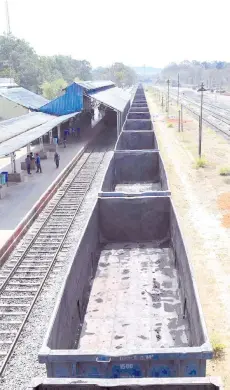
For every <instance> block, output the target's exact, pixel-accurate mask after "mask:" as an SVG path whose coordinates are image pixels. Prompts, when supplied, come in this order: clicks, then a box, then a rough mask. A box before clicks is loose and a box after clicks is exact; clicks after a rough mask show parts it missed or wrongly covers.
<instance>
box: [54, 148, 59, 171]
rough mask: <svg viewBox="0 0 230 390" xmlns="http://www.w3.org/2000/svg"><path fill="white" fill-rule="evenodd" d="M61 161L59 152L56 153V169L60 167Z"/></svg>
mask: <svg viewBox="0 0 230 390" xmlns="http://www.w3.org/2000/svg"><path fill="white" fill-rule="evenodd" d="M59 161H60V156H59V154H58V152H55V153H54V162H55V164H56V168H58V167H59Z"/></svg>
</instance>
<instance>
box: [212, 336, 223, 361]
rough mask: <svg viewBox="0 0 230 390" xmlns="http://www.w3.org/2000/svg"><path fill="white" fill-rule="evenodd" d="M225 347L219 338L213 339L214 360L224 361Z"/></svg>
mask: <svg viewBox="0 0 230 390" xmlns="http://www.w3.org/2000/svg"><path fill="white" fill-rule="evenodd" d="M225 347H226V346H225V345H224V344H223V343H221V340H220V338H219V337H217V336H214V337H213V338H212V348H213V358H214V359H216V360H218V359H222V358H223V357H224V355H225Z"/></svg>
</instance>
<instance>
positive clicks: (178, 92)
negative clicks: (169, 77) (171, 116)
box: [177, 73, 180, 106]
mask: <svg viewBox="0 0 230 390" xmlns="http://www.w3.org/2000/svg"><path fill="white" fill-rule="evenodd" d="M179 99H180V74H179V73H178V75H177V106H179Z"/></svg>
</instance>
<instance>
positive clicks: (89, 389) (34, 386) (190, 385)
mask: <svg viewBox="0 0 230 390" xmlns="http://www.w3.org/2000/svg"><path fill="white" fill-rule="evenodd" d="M97 389H101V390H223V387H222V383H221V380H220V379H219V378H209V377H207V378H193V379H190V378H171V379H167V378H165V379H153V378H141V379H135V378H132V379H131V378H121V379H84V381H83V380H82V379H78V380H77V379H76V380H74V381H73V379H47V378H44V379H40V378H38V379H34V380H33V381H32V383H31V385H30V387H29V388H28V389H27V390H97Z"/></svg>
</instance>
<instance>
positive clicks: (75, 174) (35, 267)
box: [0, 145, 107, 375]
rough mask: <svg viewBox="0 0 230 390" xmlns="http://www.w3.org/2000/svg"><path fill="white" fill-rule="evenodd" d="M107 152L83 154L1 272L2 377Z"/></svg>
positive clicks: (105, 148) (93, 151) (0, 371)
mask: <svg viewBox="0 0 230 390" xmlns="http://www.w3.org/2000/svg"><path fill="white" fill-rule="evenodd" d="M97 149H102V150H97ZM106 151H107V146H106V145H104V146H103V147H102V148H94V149H93V150H91V151H89V152H86V153H84V154H83V156H82V157H81V159H80V160H79V162H78V163H77V164H76V166H75V168H74V169H73V170H72V171H71V172H70V174H69V176H68V177H67V179H66V180H65V182H64V183H63V185H62V186H61V188H60V189H59V190H58V192H57V194H56V196H55V199H52V200H51V201H50V203H49V204H48V206H47V207H46V209H45V212H43V216H42V218H39V221H35V228H34V229H33V231H32V233H30V234H28V237H27V238H26V239H25V240H24V242H23V244H22V245H21V246H20V245H19V248H16V250H15V251H14V252H13V254H12V255H11V256H10V258H9V259H8V260H7V263H6V264H5V265H4V266H3V267H2V269H1V273H0V375H2V373H3V371H4V369H5V367H6V364H7V362H8V360H9V358H10V356H11V354H12V352H13V350H14V347H15V345H16V343H17V340H18V338H19V336H20V334H21V332H22V329H23V327H24V325H25V323H26V321H27V319H28V317H29V315H30V313H31V311H32V309H33V306H34V304H35V302H36V300H37V299H38V297H39V294H40V292H41V291H42V289H43V286H44V284H45V282H46V280H47V278H48V277H49V276H50V274H51V271H52V268H53V266H54V265H55V262H56V259H57V256H58V254H59V253H60V251H61V250H62V249H63V247H64V246H65V242H66V239H67V235H68V233H69V231H70V229H71V226H72V224H73V222H74V220H75V217H76V215H77V213H78V211H79V209H80V207H81V205H82V202H83V200H84V198H85V195H86V193H87V191H88V190H89V188H90V186H91V184H92V182H93V180H94V177H95V176H96V174H97V172H98V170H99V167H100V164H101V163H102V161H103V159H104V156H105V154H106ZM67 246H68V245H67ZM69 246H70V244H69ZM67 249H68V247H67V248H65V250H67Z"/></svg>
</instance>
